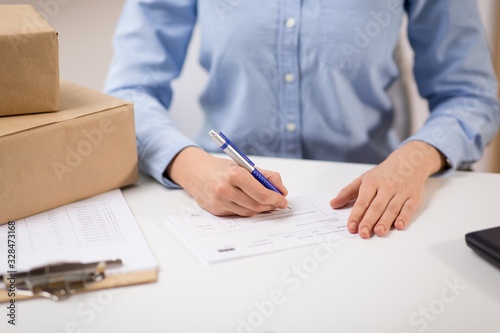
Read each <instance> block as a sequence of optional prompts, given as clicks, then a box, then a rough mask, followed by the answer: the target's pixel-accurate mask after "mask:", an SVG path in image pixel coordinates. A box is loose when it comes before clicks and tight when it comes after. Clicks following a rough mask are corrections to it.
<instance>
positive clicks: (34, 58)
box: [0, 5, 59, 116]
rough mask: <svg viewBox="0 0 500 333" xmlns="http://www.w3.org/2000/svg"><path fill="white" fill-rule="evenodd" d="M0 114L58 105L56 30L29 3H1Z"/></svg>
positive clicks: (47, 109) (44, 109) (29, 111)
mask: <svg viewBox="0 0 500 333" xmlns="http://www.w3.org/2000/svg"><path fill="white" fill-rule="evenodd" d="M0 101H1V103H0V116H5V115H15V114H26V113H38V112H47V111H56V110H57V109H58V108H59V44H58V40H57V32H56V31H55V30H54V29H53V28H52V27H51V26H50V24H48V23H47V21H45V20H44V18H43V17H42V16H41V15H40V14H38V13H37V11H36V10H35V9H34V8H33V6H30V5H3V6H0Z"/></svg>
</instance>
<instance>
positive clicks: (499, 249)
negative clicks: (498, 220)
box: [465, 227, 500, 269]
mask: <svg viewBox="0 0 500 333" xmlns="http://www.w3.org/2000/svg"><path fill="white" fill-rule="evenodd" d="M465 242H466V243H467V245H468V246H469V247H471V248H472V249H474V250H475V251H476V253H478V254H479V255H480V256H481V257H483V258H484V259H485V260H487V261H488V262H489V263H491V264H492V265H495V266H496V267H498V268H499V269H500V227H495V228H491V229H485V230H479V231H474V232H470V233H468V234H467V235H465Z"/></svg>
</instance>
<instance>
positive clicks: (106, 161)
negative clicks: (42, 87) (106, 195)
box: [0, 81, 138, 224]
mask: <svg viewBox="0 0 500 333" xmlns="http://www.w3.org/2000/svg"><path fill="white" fill-rule="evenodd" d="M60 89H61V99H60V102H61V108H60V111H59V112H53V113H40V114H32V115H21V116H11V117H0V224H3V223H6V222H8V221H11V220H16V219H19V218H23V217H26V216H30V215H33V214H36V213H39V212H42V211H45V210H48V209H52V208H55V207H57V206H60V205H64V204H67V203H70V202H74V201H77V200H80V199H84V198H87V197H91V196H93V195H96V194H99V193H102V192H106V191H109V190H112V189H115V188H118V187H123V186H126V185H129V184H132V183H134V182H135V181H137V179H138V167H137V148H136V147H137V146H136V142H135V127H134V113H133V111H134V109H133V104H131V103H129V102H126V101H123V100H120V99H117V98H114V97H110V96H107V95H104V94H102V93H100V92H97V91H94V90H90V89H86V88H83V87H80V86H78V85H76V84H72V83H69V82H65V81H61V86H60Z"/></svg>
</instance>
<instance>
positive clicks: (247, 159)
mask: <svg viewBox="0 0 500 333" xmlns="http://www.w3.org/2000/svg"><path fill="white" fill-rule="evenodd" d="M219 135H220V136H221V137H222V138H223V139H224V140H225V141H226V143H227V144H228V145H230V146H231V147H233V149H234V150H236V152H238V154H240V156H241V157H242V158H243V159H244V160H245V161H247V162H248V163H249V164H250V165H251V166H255V164H254V163H253V162H252V161H251V160H250V159H249V158H248V157H247V156H246V155H245V154H244V153H243V152H242V151H241V150H239V149H238V147H236V146H235V145H234V144H233V143H232V142H231V140H229V139H228V138H227V137H226V136H225V135H224V134H222V132H219Z"/></svg>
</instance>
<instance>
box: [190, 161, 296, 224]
mask: <svg viewBox="0 0 500 333" xmlns="http://www.w3.org/2000/svg"><path fill="white" fill-rule="evenodd" d="M227 163H228V164H227V165H226V167H225V168H224V169H222V170H219V172H217V174H216V175H214V179H213V180H212V181H209V182H207V183H206V184H205V190H204V191H203V193H202V194H203V195H199V196H198V197H197V198H195V199H196V200H197V201H198V203H199V204H200V205H201V206H202V207H203V208H204V209H206V210H208V211H209V212H210V213H212V214H214V215H219V216H225V215H240V216H253V215H256V214H258V213H261V212H265V211H270V210H273V209H276V208H281V209H284V208H286V207H287V206H288V202H287V200H286V198H285V197H284V196H282V195H281V194H279V193H276V192H274V191H271V190H268V189H267V188H265V187H264V186H263V185H262V184H261V183H260V182H259V181H257V180H256V179H255V178H254V177H253V176H252V175H251V174H250V173H249V172H248V171H247V170H245V169H243V168H241V167H239V166H238V165H236V164H235V163H233V162H230V161H227ZM262 174H263V175H264V176H266V177H269V178H271V179H270V181H271V182H272V183H273V184H274V185H275V186H276V187H277V188H278V189H281V190H283V192H282V193H284V194H287V193H288V191H287V190H286V188H285V187H284V186H283V184H282V182H281V177H280V176H279V174H278V173H276V172H272V171H267V170H263V172H262ZM269 178H268V179H269Z"/></svg>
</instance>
